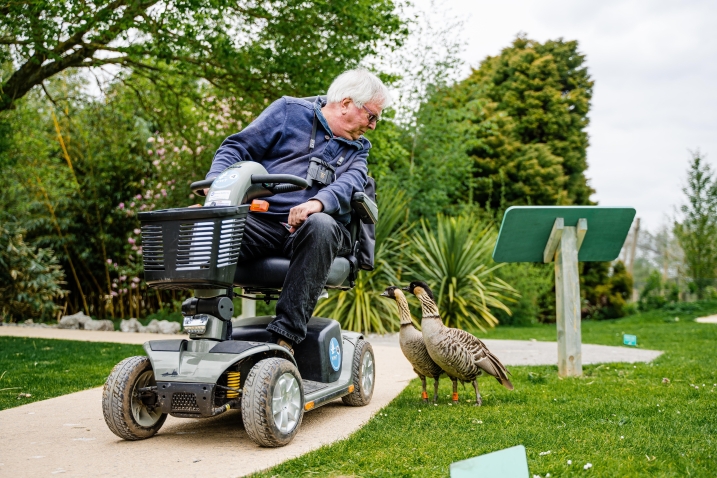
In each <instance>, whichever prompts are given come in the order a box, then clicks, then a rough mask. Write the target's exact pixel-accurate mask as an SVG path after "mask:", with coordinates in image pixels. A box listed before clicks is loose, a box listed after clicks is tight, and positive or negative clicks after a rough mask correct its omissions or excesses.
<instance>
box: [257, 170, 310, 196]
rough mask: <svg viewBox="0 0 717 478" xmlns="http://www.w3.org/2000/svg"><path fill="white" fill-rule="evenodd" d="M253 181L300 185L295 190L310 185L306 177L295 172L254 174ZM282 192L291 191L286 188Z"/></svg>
mask: <svg viewBox="0 0 717 478" xmlns="http://www.w3.org/2000/svg"><path fill="white" fill-rule="evenodd" d="M251 183H252V184H261V183H273V184H279V183H286V184H287V185H289V184H291V185H294V186H296V187H298V189H293V191H299V190H301V189H306V188H308V187H309V182H308V181H307V180H306V179H304V178H300V177H299V176H294V175H293V174H252V175H251ZM275 188H276V187H275ZM282 192H289V191H286V190H284V191H282Z"/></svg>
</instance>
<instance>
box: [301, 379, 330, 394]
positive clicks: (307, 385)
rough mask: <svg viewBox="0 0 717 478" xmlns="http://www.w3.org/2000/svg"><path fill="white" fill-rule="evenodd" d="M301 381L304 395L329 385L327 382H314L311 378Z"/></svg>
mask: <svg viewBox="0 0 717 478" xmlns="http://www.w3.org/2000/svg"><path fill="white" fill-rule="evenodd" d="M301 382H302V383H303V384H304V395H308V394H310V393H314V392H318V391H319V390H323V389H324V388H326V387H328V386H329V384H328V383H321V382H314V381H313V380H302V381H301Z"/></svg>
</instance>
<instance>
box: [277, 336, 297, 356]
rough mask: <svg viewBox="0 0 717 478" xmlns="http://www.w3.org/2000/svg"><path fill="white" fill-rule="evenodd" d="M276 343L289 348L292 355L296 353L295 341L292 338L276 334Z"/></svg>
mask: <svg viewBox="0 0 717 478" xmlns="http://www.w3.org/2000/svg"><path fill="white" fill-rule="evenodd" d="M274 343H275V344H276V345H281V346H282V347H284V348H285V349H286V350H288V351H289V353H290V354H291V355H294V342H292V341H291V340H289V339H287V338H286V337H282V336H281V335H279V334H274Z"/></svg>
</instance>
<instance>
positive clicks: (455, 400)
mask: <svg viewBox="0 0 717 478" xmlns="http://www.w3.org/2000/svg"><path fill="white" fill-rule="evenodd" d="M453 401H454V402H457V401H458V394H457V393H454V394H453Z"/></svg>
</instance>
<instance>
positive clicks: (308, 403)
mask: <svg viewBox="0 0 717 478" xmlns="http://www.w3.org/2000/svg"><path fill="white" fill-rule="evenodd" d="M312 408H314V402H307V403H306V405H304V410H306V411H307V412H308V411H309V410H311V409H312Z"/></svg>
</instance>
